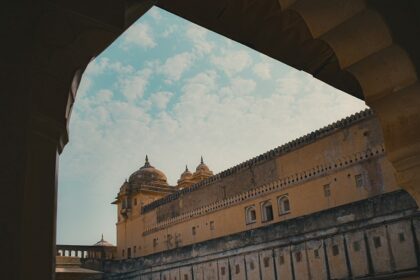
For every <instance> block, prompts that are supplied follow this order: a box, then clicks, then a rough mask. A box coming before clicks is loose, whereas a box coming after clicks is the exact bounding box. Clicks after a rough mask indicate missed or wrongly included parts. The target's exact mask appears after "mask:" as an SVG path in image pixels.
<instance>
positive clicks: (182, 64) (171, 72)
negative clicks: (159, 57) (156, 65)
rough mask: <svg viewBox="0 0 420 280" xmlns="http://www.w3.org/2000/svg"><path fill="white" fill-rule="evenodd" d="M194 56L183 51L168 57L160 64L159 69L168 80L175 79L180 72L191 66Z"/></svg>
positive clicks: (179, 76) (178, 77)
mask: <svg viewBox="0 0 420 280" xmlns="http://www.w3.org/2000/svg"><path fill="white" fill-rule="evenodd" d="M193 59H194V56H193V55H192V54H191V53H187V52H183V53H179V54H176V55H174V56H172V57H170V58H168V59H167V60H166V61H165V63H164V64H163V65H162V66H161V68H160V71H161V72H162V73H163V74H165V75H166V76H167V77H168V79H169V80H172V81H177V80H179V79H180V78H181V76H182V74H183V73H184V72H185V71H186V70H187V69H188V68H189V67H190V66H191V64H192V62H193Z"/></svg>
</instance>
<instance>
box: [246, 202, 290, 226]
mask: <svg viewBox="0 0 420 280" xmlns="http://www.w3.org/2000/svg"><path fill="white" fill-rule="evenodd" d="M277 205H278V211H279V213H278V214H279V215H284V214H288V213H290V201H289V197H288V196H287V195H282V196H280V197H278V198H277ZM273 219H274V211H273V205H272V203H271V200H266V201H264V202H262V203H261V220H262V221H263V222H268V221H271V220H273ZM245 220H246V223H247V224H251V223H255V222H256V221H257V211H256V208H255V205H251V206H248V207H246V208H245Z"/></svg>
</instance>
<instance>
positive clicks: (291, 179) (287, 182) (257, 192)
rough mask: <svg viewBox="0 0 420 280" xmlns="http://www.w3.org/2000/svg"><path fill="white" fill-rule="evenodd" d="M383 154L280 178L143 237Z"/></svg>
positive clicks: (378, 150) (375, 151) (379, 149)
mask: <svg viewBox="0 0 420 280" xmlns="http://www.w3.org/2000/svg"><path fill="white" fill-rule="evenodd" d="M384 154H385V148H384V146H383V145H379V146H376V147H372V148H369V149H367V150H365V151H361V152H356V153H354V154H351V155H348V156H344V157H341V158H339V159H336V160H335V161H330V162H326V163H324V164H321V165H317V166H314V167H313V168H310V169H307V170H302V171H300V172H297V173H295V174H293V175H291V176H287V177H284V178H281V179H279V180H277V181H274V182H271V183H268V184H265V185H262V186H260V187H257V188H254V189H251V190H249V191H246V192H243V193H240V194H237V195H235V196H232V197H229V198H227V199H224V200H220V201H216V202H214V203H211V204H209V205H206V206H203V207H200V208H197V209H194V210H192V211H189V212H187V213H184V214H181V215H179V216H177V217H174V218H170V219H167V220H165V221H162V222H160V223H157V224H155V225H153V226H151V227H147V228H146V229H145V231H144V232H143V235H148V234H150V233H153V232H156V231H158V230H161V229H163V228H166V227H168V226H170V225H173V224H176V223H180V222H184V221H187V220H190V219H191V218H193V217H199V216H203V215H207V214H208V213H211V212H215V211H218V210H221V209H224V208H228V207H232V206H233V205H237V204H240V203H243V202H245V201H248V200H252V199H255V198H257V197H261V196H263V195H266V194H270V193H273V192H277V191H281V190H284V189H287V188H290V187H293V186H295V185H298V184H302V183H304V182H307V181H310V180H314V179H316V178H319V177H322V176H325V175H328V174H330V173H332V172H336V171H338V170H340V169H344V168H348V167H350V166H352V165H355V164H359V163H360V162H363V161H366V160H369V159H372V158H375V157H378V156H383V155H384Z"/></svg>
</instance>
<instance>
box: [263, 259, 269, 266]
mask: <svg viewBox="0 0 420 280" xmlns="http://www.w3.org/2000/svg"><path fill="white" fill-rule="evenodd" d="M263 262H264V267H269V266H270V258H269V257H265V258H264V259H263Z"/></svg>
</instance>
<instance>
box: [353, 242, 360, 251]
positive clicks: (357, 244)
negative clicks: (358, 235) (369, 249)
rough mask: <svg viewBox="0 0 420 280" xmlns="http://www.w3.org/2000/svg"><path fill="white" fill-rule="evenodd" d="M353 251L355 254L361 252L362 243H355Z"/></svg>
mask: <svg viewBox="0 0 420 280" xmlns="http://www.w3.org/2000/svg"><path fill="white" fill-rule="evenodd" d="M353 251H355V252H359V251H360V242H359V241H354V242H353Z"/></svg>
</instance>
